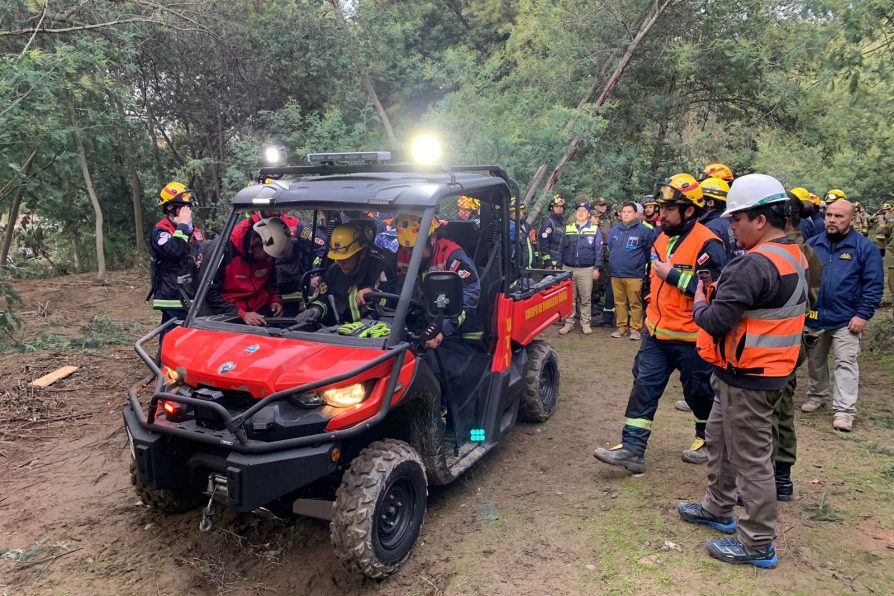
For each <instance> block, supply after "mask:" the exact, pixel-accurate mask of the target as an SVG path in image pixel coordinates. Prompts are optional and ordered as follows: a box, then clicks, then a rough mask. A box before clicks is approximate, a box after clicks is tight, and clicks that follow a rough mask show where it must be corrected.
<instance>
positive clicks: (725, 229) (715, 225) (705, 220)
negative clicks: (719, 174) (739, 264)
mask: <svg viewBox="0 0 894 596" xmlns="http://www.w3.org/2000/svg"><path fill="white" fill-rule="evenodd" d="M699 184H700V185H701V187H702V194H704V196H705V213H704V214H703V215H702V216H701V218H700V219H699V222H701V224H702V225H703V226H705V227H707V228H708V229H709V230H711V231H712V232H714V235H715V236H717V237H718V238H720V240H721V242H723V245H724V246H725V247H726V257H727V261H730V260H732V259H733V258H735V257H737V256H739V255H740V254H742V253H743V252H744V251H742V249H740V248H739V245H738V244H736V238H735V236H733V233H732V231H731V230H730V227H729V223H730V219H729V218H728V217H721V216H722V214H723V212H724V211H726V194H727V193H728V192H729V184H727V183H726V181H725V180H722V179H720V178H705V179H704V180H702V181H701V182H699Z"/></svg>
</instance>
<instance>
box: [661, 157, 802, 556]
mask: <svg viewBox="0 0 894 596" xmlns="http://www.w3.org/2000/svg"><path fill="white" fill-rule="evenodd" d="M788 201H789V197H788V195H787V194H786V192H785V189H784V188H783V187H782V184H780V183H779V181H778V180H776V179H775V178H773V177H771V176H765V175H763V174H748V175H747V176H743V177H742V178H739V179H737V180H736V181H735V182H734V183H733V185H732V188H731V189H730V193H729V206H728V209H727V214H729V215H730V216H731V217H732V218H733V222H732V228H733V231H734V233H735V234H736V238H737V239H738V240H739V242H740V243H741V244H742V246H744V247H745V248H746V249H747V250H748V252H747V253H746V254H745V255H743V256H742V257H740V258H738V259H736V260H735V261H733V262H732V263H730V264H729V267H728V268H727V269H726V270H725V271H724V272H723V273H722V274H721V275H720V278H719V279H718V280H717V282H716V283H711V284H710V285H709V289H708V290H707V296H706V293H705V284H704V283H699V284H698V288H697V290H696V295H695V306H694V317H695V321H696V323H697V324H698V327H699V330H698V339H697V342H696V344H697V347H698V353H699V355H700V356H701V357H702V358H704V359H705V360H706V361H708V362H710V363H711V365H712V366H713V367H714V375H713V378H712V385H713V387H714V389H715V390H716V393H717V400H716V403H715V405H714V408H713V409H712V410H711V417H710V420H709V422H708V438H709V441H708V487H707V491H706V493H705V497H704V499H703V500H702V501H701V502H700V503H681V504H680V505H679V506H678V507H677V511H678V512H679V514H680V517H682V518H683V520H684V521H688V522H690V523H697V524H705V525H709V526H711V527H713V528H715V529H717V530H720V531H722V532H726V533H733V532H735V533H736V534H737V537H736V538H720V539H713V540H708V543H707V547H708V552H709V553H710V554H711V556H713V557H715V558H717V559H720V560H721V561H724V562H726V563H742V564H751V565H755V566H757V567H765V568H772V567H775V566H776V563H777V557H776V552H775V550H774V548H773V539H774V538H775V535H776V533H775V528H776V520H777V505H776V490H775V485H774V482H773V467H772V465H773V462H772V460H771V453H772V449H773V440H772V423H773V408H774V405H775V403H776V402H777V401H778V400H779V398H780V395H781V393H782V389H783V387H784V386H785V384H786V380H787V379H788V377H789V375H790V374H791V373H792V371H793V370H794V368H795V363H796V361H797V358H798V352H799V350H800V347H801V332H802V331H803V329H804V320H805V314H806V312H807V308H806V307H807V278H806V273H807V268H808V264H807V259H806V258H805V257H804V255H803V253H802V252H801V250H799V248H798V246H797V244H795V242H793V241H792V240H790V239H788V238H786V237H785V227H786V216H785V207H786V204H787V203H788ZM737 480H738V483H739V489H740V491H741V493H742V501H743V504H744V507H745V515H742V516H741V517H740V518H739V520H738V523H737V522H736V520H735V518H734V517H733V516H732V513H733V508H734V507H735V504H736V498H735V490H736V482H737Z"/></svg>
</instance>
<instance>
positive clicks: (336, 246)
mask: <svg viewBox="0 0 894 596" xmlns="http://www.w3.org/2000/svg"><path fill="white" fill-rule="evenodd" d="M363 246H364V242H363V233H362V232H361V231H360V228H358V227H357V226H355V225H351V224H342V225H340V226H337V227H336V228H335V229H334V230H332V236H330V238H329V254H327V255H326V256H328V257H329V258H330V259H332V260H333V261H343V260H345V259H349V258H351V257H353V256H354V255H356V254H357V253H358V252H360V251H361V250H362V249H363Z"/></svg>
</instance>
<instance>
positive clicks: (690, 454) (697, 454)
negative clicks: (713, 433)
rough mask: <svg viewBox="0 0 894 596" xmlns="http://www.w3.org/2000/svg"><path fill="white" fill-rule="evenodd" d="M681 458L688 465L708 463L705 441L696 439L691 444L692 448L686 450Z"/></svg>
mask: <svg viewBox="0 0 894 596" xmlns="http://www.w3.org/2000/svg"><path fill="white" fill-rule="evenodd" d="M681 457H682V458H683V461H685V462H686V463H690V464H706V463H708V448H707V447H705V440H704V439H701V438H699V437H696V438H695V440H694V441H693V442H692V447H690V448H689V449H686V450H685V451H684V452H683V454H682V455H681Z"/></svg>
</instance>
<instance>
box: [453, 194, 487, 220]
mask: <svg viewBox="0 0 894 596" xmlns="http://www.w3.org/2000/svg"><path fill="white" fill-rule="evenodd" d="M480 209H481V201H479V200H478V199H473V198H472V197H466V196H461V197H459V198H458V199H456V217H457V219H460V220H462V221H474V222H475V223H477V224H480V223H481V219H480V218H479V210H480Z"/></svg>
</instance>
